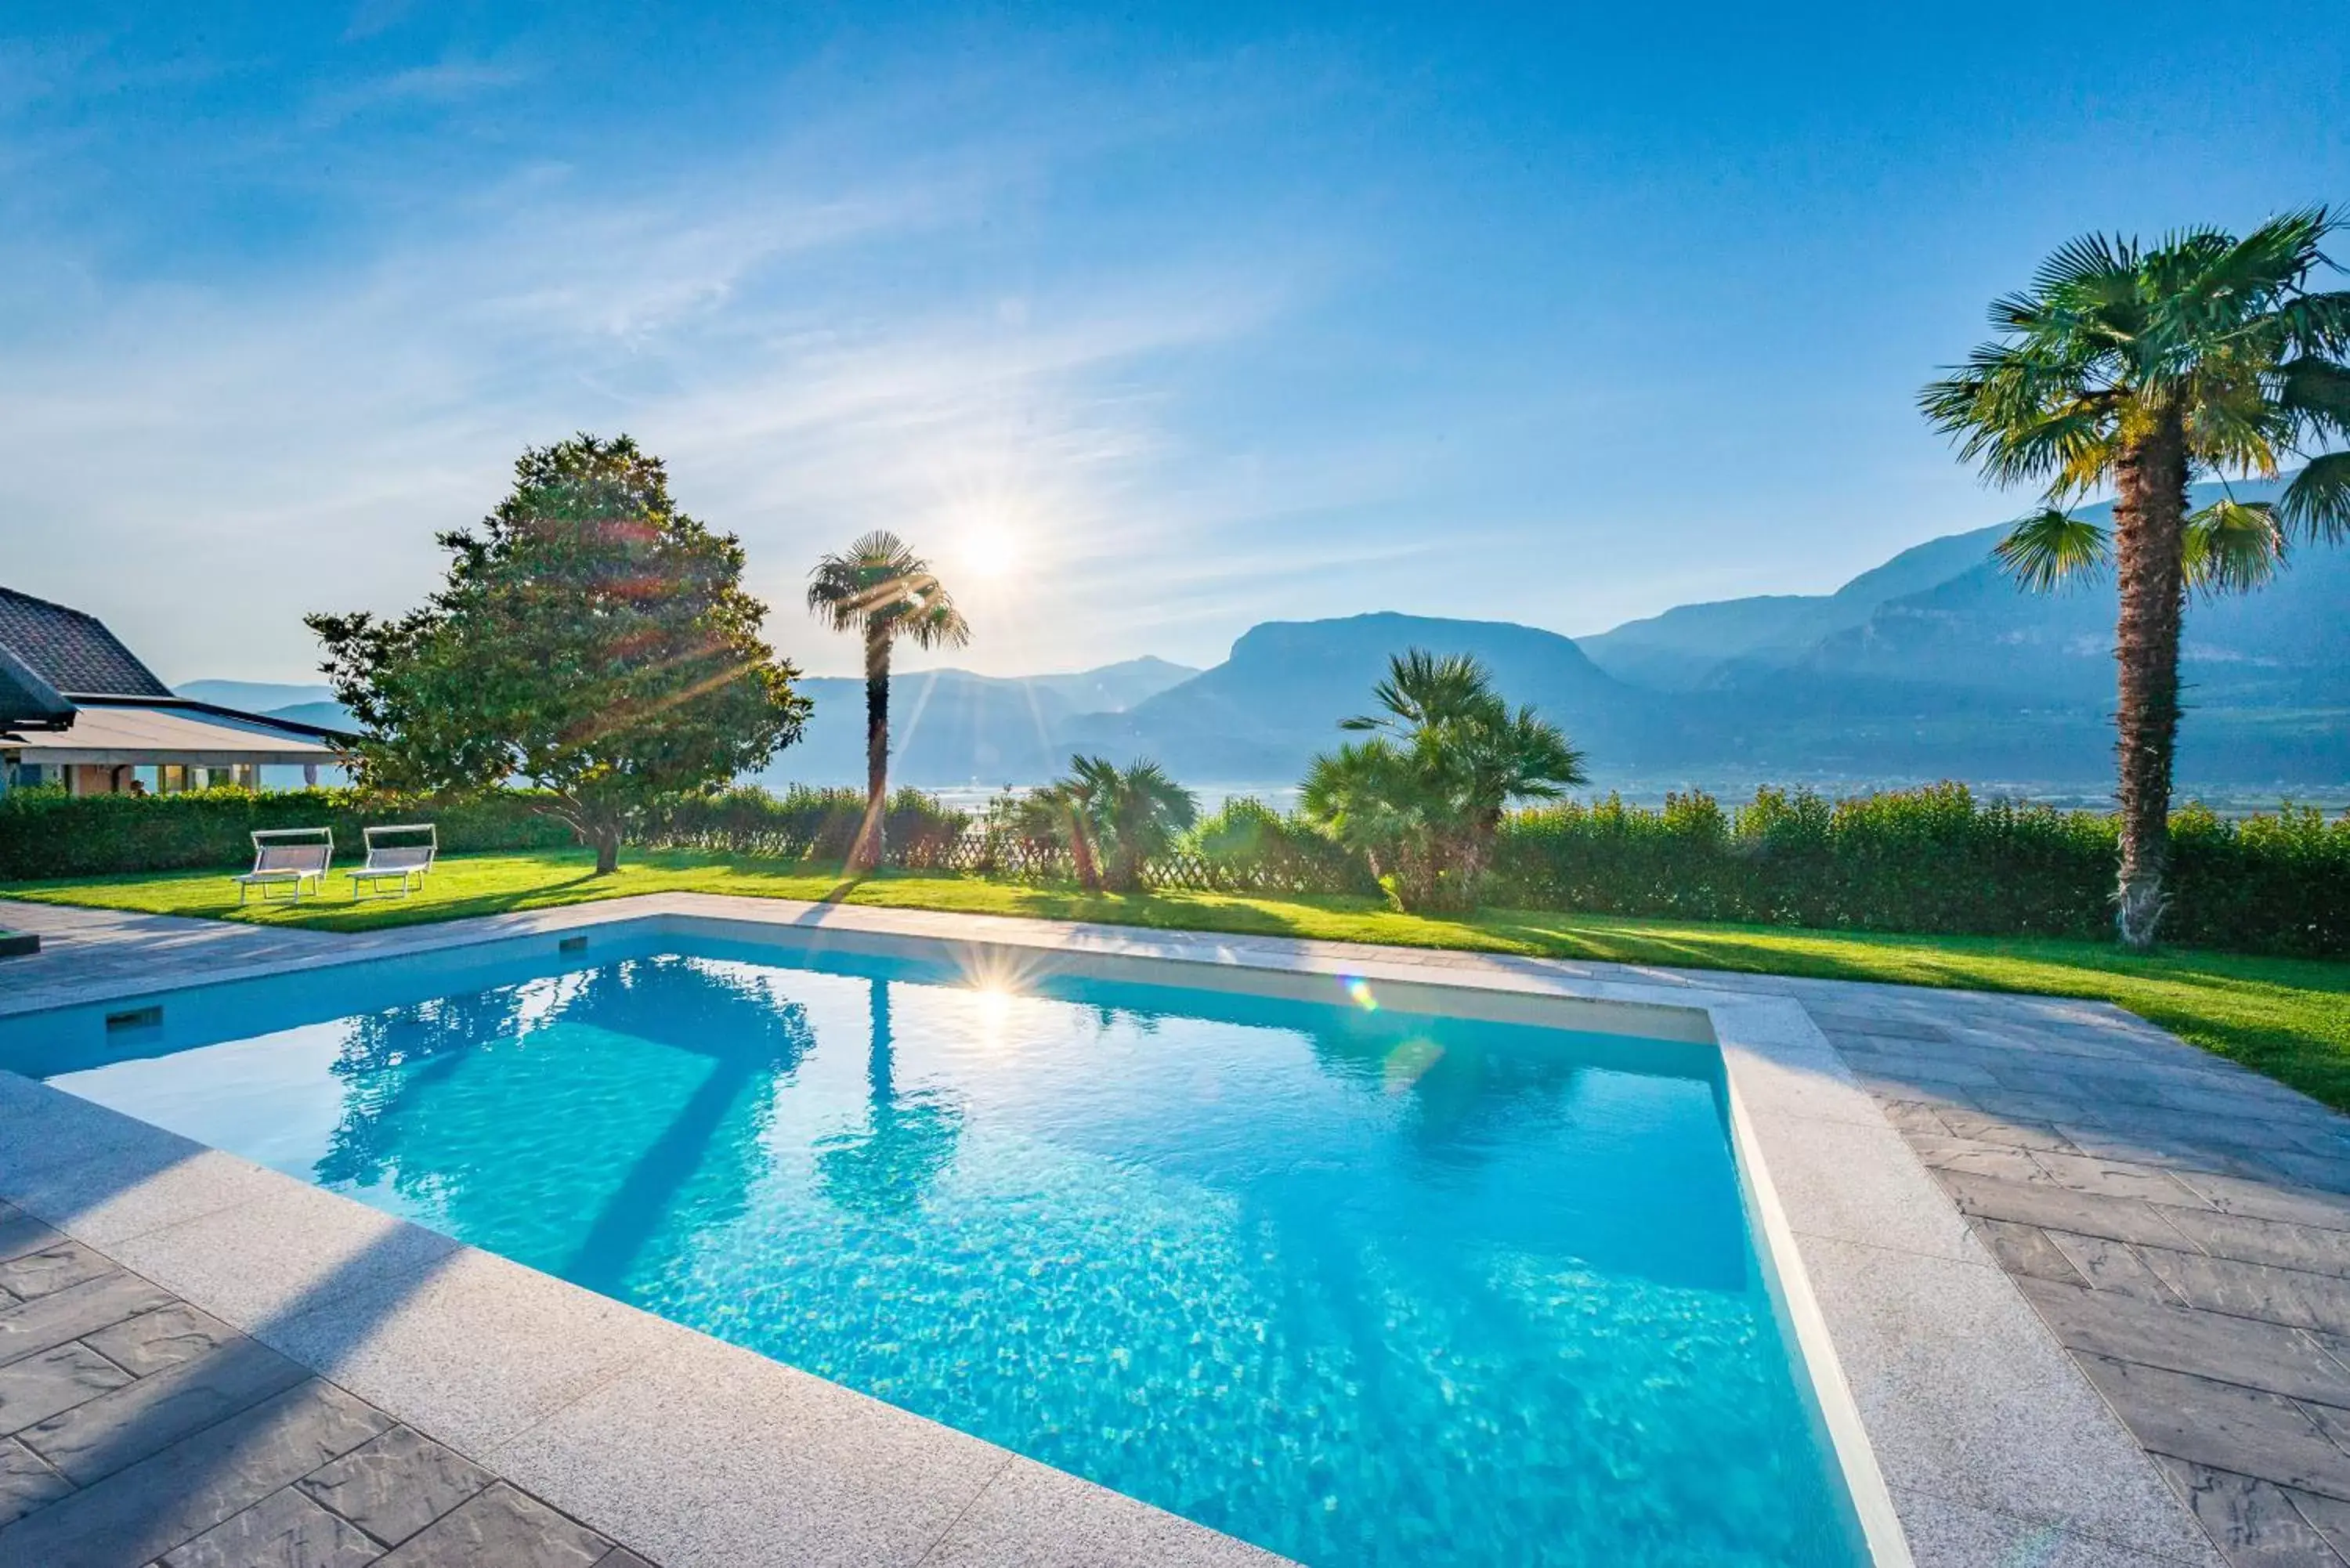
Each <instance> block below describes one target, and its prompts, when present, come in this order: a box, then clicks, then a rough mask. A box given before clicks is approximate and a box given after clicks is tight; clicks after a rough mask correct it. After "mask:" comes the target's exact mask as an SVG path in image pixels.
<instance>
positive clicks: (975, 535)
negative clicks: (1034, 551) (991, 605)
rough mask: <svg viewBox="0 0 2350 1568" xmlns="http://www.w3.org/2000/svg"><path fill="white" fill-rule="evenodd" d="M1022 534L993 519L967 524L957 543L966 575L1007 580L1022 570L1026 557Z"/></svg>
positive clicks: (957, 552) (977, 520) (963, 526)
mask: <svg viewBox="0 0 2350 1568" xmlns="http://www.w3.org/2000/svg"><path fill="white" fill-rule="evenodd" d="M1022 543H1023V541H1022V539H1021V537H1020V531H1019V530H1018V529H1016V528H1014V527H1013V526H1012V525H1011V524H1007V523H1004V522H1003V521H1002V520H1001V519H998V518H993V517H977V518H973V519H972V520H971V521H970V522H968V523H965V524H963V525H962V529H961V530H960V531H959V533H958V534H957V536H956V540H955V555H956V556H957V557H958V559H959V561H960V564H961V565H962V569H963V571H964V572H965V573H966V574H968V575H969V576H974V577H980V578H983V579H986V578H995V577H1005V576H1011V575H1012V573H1013V572H1014V571H1015V570H1017V569H1018V567H1019V566H1020V557H1021V555H1022V553H1023V552H1022V548H1021V546H1022Z"/></svg>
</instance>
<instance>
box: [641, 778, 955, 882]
mask: <svg viewBox="0 0 2350 1568" xmlns="http://www.w3.org/2000/svg"><path fill="white" fill-rule="evenodd" d="M883 816H884V828H883V838H884V841H885V842H886V843H887V844H888V845H889V863H890V864H891V865H894V866H903V867H912V868H915V869H923V870H928V869H934V868H935V869H948V868H955V867H953V861H954V857H955V854H956V849H957V846H959V845H960V844H961V842H962V837H963V833H964V829H966V828H967V827H969V826H971V821H972V819H971V815H970V814H969V813H968V812H961V811H950V810H948V809H946V808H945V807H944V806H942V805H940V804H939V802H938V801H937V799H936V798H935V797H933V796H931V795H927V794H922V793H921V792H920V791H919V790H913V789H901V790H899V792H898V793H897V794H893V795H891V796H890V797H889V807H888V809H887V811H886V812H885V813H884V814H883ZM864 820H865V792H864V791H863V790H858V789H810V788H808V787H806V785H804V784H794V785H793V786H792V787H791V788H790V789H789V790H788V791H786V792H785V794H782V795H780V796H779V795H775V794H770V793H768V792H767V791H766V790H764V789H759V788H756V787H754V786H748V785H746V786H743V787H741V788H736V789H729V790H722V791H720V792H718V793H717V794H710V795H694V796H688V797H684V798H681V799H677V800H672V801H667V802H664V803H662V804H660V805H656V806H655V807H653V808H652V809H651V810H650V811H648V812H646V813H645V814H644V816H643V819H642V820H641V821H640V822H639V823H638V824H637V826H635V827H634V828H633V829H632V830H631V832H630V835H629V836H630V838H631V840H632V841H633V842H636V843H639V844H641V845H642V846H645V847H647V848H652V849H711V850H718V851H722V852H723V853H725V854H729V855H754V856H761V857H768V858H772V859H777V860H811V859H812V860H819V861H822V860H830V861H837V862H840V863H843V864H846V862H847V859H848V852H849V850H850V849H851V848H852V847H853V846H855V844H856V842H857V830H858V826H860V825H861V824H862V823H863V822H864Z"/></svg>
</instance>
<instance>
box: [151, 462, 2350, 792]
mask: <svg viewBox="0 0 2350 1568" xmlns="http://www.w3.org/2000/svg"><path fill="white" fill-rule="evenodd" d="M2210 493H2215V492H2208V491H2207V492H2206V493H2204V494H2202V495H2199V497H2198V499H2199V501H2200V500H2202V499H2208V496H2209V494H2210ZM2236 493H2237V494H2238V495H2239V496H2240V497H2241V498H2244V499H2260V498H2264V497H2266V496H2268V495H2271V494H2272V493H2273V488H2272V487H2262V486H2242V485H2239V486H2237V487H2236ZM2100 510H2106V509H2095V508H2093V509H2087V510H2086V511H2085V515H2092V516H2094V515H2095V514H2097V512H2098V511H2100ZM2001 532H2002V529H2001V528H2000V527H1997V526H1994V527H1989V528H1982V529H1977V530H1974V531H1972V532H1970V533H1964V534H1955V535H1949V536H1947V537H1944V538H1939V539H1934V540H1930V541H1929V542H1927V543H1925V544H1922V545H1917V546H1915V547H1913V548H1911V549H1908V550H1904V551H1902V552H1901V553H1900V554H1898V555H1897V556H1893V557H1892V558H1891V559H1889V560H1887V561H1886V562H1885V563H1884V564H1882V565H1881V566H1876V567H1874V568H1872V569H1870V570H1869V571H1866V572H1864V573H1862V574H1861V575H1860V576H1856V577H1855V578H1853V579H1852V580H1851V581H1850V582H1848V583H1846V584H1845V585H1844V586H1843V587H1839V588H1837V589H1836V590H1835V592H1833V593H1827V594H1815V595H1769V596H1760V597H1750V598H1742V599H1730V600H1724V601H1720V602H1716V603H1711V604H1693V605H1684V606H1680V607H1677V608H1674V609H1670V610H1668V611H1666V612H1665V613H1663V614H1662V615H1659V616H1654V617H1650V618H1644V619H1640V620H1635V621H1630V622H1627V623H1626V624H1625V625H1622V626H1618V627H1616V628H1613V629H1611V630H1608V631H1606V632H1601V633H1599V634H1596V635H1595V636H1589V637H1585V638H1581V639H1575V638H1569V637H1565V636H1563V635H1561V634H1559V633H1557V632H1554V631H1545V630H1543V629H1540V628H1534V627H1528V626H1521V625H1515V624H1513V623H1509V622H1502V621H1472V620H1452V619H1437V618H1427V617H1419V616H1408V615H1400V614H1395V613H1380V614H1373V615H1360V616H1351V617H1346V618H1337V619H1329V620H1315V621H1270V622H1266V623H1263V624H1262V625H1259V626H1255V627H1252V628H1249V629H1248V630H1247V631H1246V632H1244V633H1243V634H1242V636H1241V637H1240V639H1238V640H1237V641H1235V642H1234V643H1233V644H1232V651H1231V654H1230V655H1229V656H1228V657H1227V658H1226V659H1224V661H1223V662H1222V663H1220V664H1218V665H1216V666H1215V667H1213V668H1212V669H1209V670H1191V669H1188V668H1186V667H1184V666H1182V665H1178V664H1170V663H1169V662H1167V661H1165V660H1163V659H1129V660H1127V661H1125V662H1123V663H1119V664H1113V665H1107V666H1105V667H1103V668H1101V669H1098V670H1082V671H1078V672H1076V673H1073V674H1065V675H1038V676H1026V677H1013V678H1003V677H991V676H982V675H974V674H971V673H969V672H966V671H962V670H935V671H922V672H916V673H910V674H905V675H900V676H899V677H898V678H897V679H896V680H895V681H894V682H893V683H892V691H891V716H892V721H893V723H892V730H893V741H894V744H893V748H892V750H893V760H892V772H893V774H894V776H895V777H896V778H898V779H899V780H900V781H902V782H904V783H908V784H919V785H922V786H925V787H931V788H937V787H945V786H972V785H977V786H985V787H992V786H994V785H999V784H1027V783H1034V782H1036V781H1038V780H1041V779H1043V778H1046V777H1049V776H1052V775H1053V774H1056V773H1058V772H1059V771H1061V769H1062V768H1063V766H1064V765H1065V764H1066V760H1067V758H1068V755H1069V753H1071V752H1072V751H1076V750H1083V751H1092V752H1101V753H1107V754H1108V755H1110V756H1113V757H1116V758H1119V759H1121V760H1124V759H1130V758H1133V757H1139V756H1146V755H1147V756H1152V757H1155V758H1157V759H1158V760H1159V762H1161V763H1165V764H1166V765H1167V766H1168V768H1169V769H1170V771H1172V772H1173V773H1174V774H1176V775H1177V776H1178V777H1180V778H1182V779H1185V780H1186V781H1188V782H1191V783H1194V784H1203V785H1214V786H1224V787H1231V786H1238V785H1253V786H1258V787H1264V786H1279V785H1282V784H1289V783H1292V782H1294V781H1295V779H1296V778H1297V777H1298V776H1299V774H1301V773H1302V772H1303V771H1304V769H1305V765H1306V763H1308V762H1309V761H1310V759H1311V758H1312V756H1313V754H1314V753H1315V752H1317V751H1320V750H1322V749H1324V748H1326V747H1327V746H1329V745H1331V744H1333V743H1334V742H1336V740H1337V739H1338V738H1339V732H1338V730H1337V728H1336V725H1337V722H1338V721H1339V720H1340V719H1341V718H1344V717H1345V716H1347V715H1348V714H1350V713H1355V712H1359V711H1362V710H1363V709H1364V708H1365V707H1366V706H1367V704H1368V702H1369V700H1370V689H1371V684H1372V682H1373V681H1374V680H1377V679H1378V675H1379V674H1380V672H1381V670H1383V668H1384V667H1385V664H1386V661H1387V659H1388V656H1389V655H1390V654H1392V653H1396V652H1399V651H1401V650H1402V649H1407V648H1412V647H1419V648H1427V649H1431V650H1433V651H1436V652H1439V653H1469V654H1473V655H1474V656H1476V657H1477V658H1479V659H1482V660H1483V661H1484V662H1485V663H1486V665H1487V666H1488V667H1489V668H1490V669H1491V670H1492V672H1493V675H1494V678H1495V680H1496V683H1497V684H1498V685H1499V687H1500V689H1501V690H1502V691H1503V694H1504V695H1506V696H1507V697H1509V698H1510V699H1511V701H1515V702H1526V703H1532V704H1533V705H1534V706H1535V707H1536V708H1538V709H1540V710H1541V711H1543V713H1544V715H1545V716H1547V717H1549V718H1551V719H1552V720H1554V721H1555V722H1558V723H1559V724H1560V725H1562V726H1563V727H1564V728H1565V730H1566V731H1567V732H1568V733H1569V734H1570V735H1572V736H1573V737H1574V739H1575V742H1576V743H1577V744H1579V745H1581V746H1582V747H1583V748H1584V749H1585V750H1586V753H1588V754H1589V756H1590V758H1591V763H1592V773H1593V776H1594V781H1595V783H1596V784H1600V785H1603V786H1616V785H1621V786H1624V787H1626V788H1627V789H1630V790H1633V791H1634V792H1636V793H1639V792H1644V791H1645V792H1646V793H1653V791H1654V788H1656V787H1665V786H1669V785H1673V784H1703V785H1705V786H1707V787H1710V788H1713V789H1716V790H1723V791H1738V790H1742V789H1743V788H1745V787H1747V786H1749V785H1751V784H1753V783H1756V782H1762V781H1765V780H1778V781H1782V782H1787V783H1813V784H1821V785H1823V786H1825V787H1831V788H1835V787H1857V786H1861V785H1877V784H1901V783H1908V782H1917V781H1922V780H1929V779H1936V778H1944V777H1956V778H1964V779H1968V780H1970V781H1973V782H1976V783H1978V784H1985V785H1989V786H1992V787H2008V788H2016V789H2022V790H2026V791H2031V792H2036V793H2052V792H2053V793H2063V792H2066V791H2079V790H2085V791H2091V792H2099V791H2102V790H2103V789H2104V787H2105V785H2106V780H2107V778H2108V777H2109V770H2110V767H2111V746H2112V730H2111V725H2110V722H2109V715H2110V713H2111V711H2112V706H2113V680H2114V666H2113V658H2112V653H2111V649H2112V646H2113V627H2114V618H2115V597H2114V588H2113V586H2112V584H2111V582H2110V580H2108V581H2106V582H2105V583H2103V584H2101V585H2097V586H2093V587H2086V588H2084V589H2081V590H2079V591H2076V592H2071V593H2059V594H2054V595H2033V594H2026V593H2022V592H2020V591H2018V590H2017V588H2016V587H2015V586H2014V585H2013V583H2012V581H2010V580H2009V579H2008V578H2007V577H2006V576H2004V575H2003V574H2002V572H2001V570H2000V568H1999V567H1998V566H1997V564H1996V563H1995V562H1994V561H1993V560H1992V559H1991V545H1992V543H1993V541H1995V540H1996V539H1997V538H1998V536H1999V535H2000V533H2001ZM2345 605H2350V549H2335V550H2328V549H2323V548H2314V549H2308V550H2303V551H2301V552H2298V553H2297V555H2296V557H2295V559H2294V560H2293V563H2292V565H2291V568H2290V569H2289V570H2288V571H2287V572H2286V573H2284V574H2283V575H2282V576H2281V577H2280V578H2279V579H2278V580H2277V581H2276V582H2274V583H2273V584H2272V585H2271V586H2269V587H2266V588H2264V589H2262V590H2261V591H2260V592H2258V593H2256V594H2252V595H2249V596H2243V597H2229V598H2220V599H2210V600H2207V599H2202V598H2198V599H2197V600H2195V601H2194V602H2192V603H2191V604H2190V605H2189V609H2188V613H2187V625H2186V637H2185V652H2184V658H2183V667H2184V675H2185V679H2186V680H2187V682H2188V693H2187V701H2188V704H2189V712H2188V716H2187V720H2186V722H2185V724H2184V726H2183V728H2182V732H2181V737H2180V750H2179V775H2180V779H2181V781H2182V783H2183V784H2186V785H2188V786H2189V788H2210V789H2220V788H2226V789H2241V790H2251V791H2258V790H2277V791H2292V790H2296V789H2298V790H2301V791H2303V792H2304V793H2305V792H2308V791H2310V790H2313V789H2314V790H2319V791H2330V792H2333V793H2339V791H2340V789H2341V787H2342V786H2343V784H2345V781H2350V618H2345V615H2344V613H2343V611H2344V607H2345ZM803 690H804V691H806V693H807V694H808V695H809V696H810V697H811V698H812V699H813V700H814V701H815V704H816V708H815V714H814V717H813V719H812V720H811V722H810V723H809V726H808V730H807V732H806V736H805V737H804V738H803V739H802V741H801V742H799V743H798V744H796V745H795V746H793V747H791V748H789V749H788V750H786V751H785V752H784V753H781V754H780V755H779V756H778V757H777V758H776V759H775V763H772V764H771V765H770V766H769V767H768V768H767V769H766V770H764V772H763V774H761V775H760V779H761V781H762V782H764V783H767V784H785V783H790V782H805V783H811V784H850V783H855V782H857V781H858V780H860V779H861V778H862V776H863V773H864V762H863V759H864V734H863V725H864V691H863V682H862V681H860V680H853V679H839V678H832V677H823V678H816V679H811V680H806V681H805V682H804V683H803ZM182 694H183V695H187V696H192V697H197V698H200V699H202V700H204V701H215V702H222V703H224V704H226V705H228V706H233V707H244V708H249V709H254V710H256V711H274V712H278V713H281V714H284V715H286V716H288V717H295V718H301V719H305V720H307V721H308V722H314V723H326V724H332V723H335V722H338V718H339V714H340V710H339V709H337V708H335V707H334V706H333V704H332V703H331V702H329V701H327V693H326V691H325V690H324V689H323V688H319V687H299V686H263V685H256V684H253V683H243V682H231V681H197V682H192V683H190V684H189V685H188V686H186V687H183V688H182Z"/></svg>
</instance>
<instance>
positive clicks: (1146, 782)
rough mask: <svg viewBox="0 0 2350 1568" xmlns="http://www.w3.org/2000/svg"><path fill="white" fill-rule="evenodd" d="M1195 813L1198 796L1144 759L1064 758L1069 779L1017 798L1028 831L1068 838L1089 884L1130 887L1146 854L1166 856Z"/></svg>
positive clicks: (1138, 880)
mask: <svg viewBox="0 0 2350 1568" xmlns="http://www.w3.org/2000/svg"><path fill="white" fill-rule="evenodd" d="M1199 820H1200V803H1199V799H1198V797H1196V796H1195V795H1193V794H1191V791H1190V790H1187V789H1185V788H1184V787H1183V786H1182V785H1180V784H1177V783H1176V782H1175V781H1174V780H1173V779H1171V778H1170V777H1169V776H1168V775H1167V770H1166V769H1164V768H1162V767H1160V766H1159V764H1158V763H1154V762H1150V761H1149V760H1147V759H1146V760H1144V761H1140V762H1137V763H1133V764H1132V765H1131V766H1128V767H1125V768H1121V767H1119V766H1118V764H1116V763H1112V762H1110V761H1109V760H1108V759H1107V758H1106V757H1089V756H1086V755H1083V754H1082V753H1080V754H1078V755H1076V756H1072V757H1071V758H1070V759H1069V772H1068V776H1066V778H1062V779H1058V780H1055V782H1054V783H1052V784H1047V785H1045V787H1044V788H1043V789H1040V790H1037V791H1035V792H1034V793H1033V794H1029V795H1028V796H1026V797H1025V799H1024V801H1023V802H1022V803H1021V813H1020V826H1021V827H1022V829H1023V830H1024V832H1025V833H1027V834H1028V835H1029V836H1032V837H1036V838H1044V839H1049V840H1053V841H1055V842H1058V843H1062V844H1066V845H1067V846H1068V848H1069V856H1070V858H1071V860H1072V861H1074V862H1075V864H1076V873H1077V880H1078V881H1079V882H1080V883H1081V884H1083V885H1084V886H1085V887H1086V888H1089V889H1094V890H1099V889H1101V888H1108V889H1109V890H1110V891H1112V892H1114V893H1132V892H1137V891H1139V889H1140V888H1141V887H1142V879H1143V871H1144V869H1145V867H1148V866H1149V862H1150V860H1151V857H1154V856H1159V855H1164V854H1166V853H1167V851H1168V849H1169V848H1170V846H1172V845H1173V844H1174V842H1175V840H1176V839H1177V838H1178V837H1180V836H1182V835H1183V834H1184V833H1185V832H1187V831H1189V830H1190V828H1191V826H1192V824H1194V823H1196V822H1198V821H1199Z"/></svg>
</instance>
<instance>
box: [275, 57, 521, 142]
mask: <svg viewBox="0 0 2350 1568" xmlns="http://www.w3.org/2000/svg"><path fill="white" fill-rule="evenodd" d="M530 75H531V73H530V72H529V71H527V70H525V69H524V68H523V67H520V66H517V65H512V64H504V65H501V64H496V63H493V62H491V61H487V60H472V59H463V58H456V59H447V60H442V61H440V62H438V63H436V64H433V65H429V66H411V67H408V68H407V69H405V70H398V71H392V72H390V73H388V74H386V75H384V76H380V77H377V78H373V79H371V80H369V81H363V82H359V83H357V84H355V85H353V86H350V87H346V88H334V89H332V90H329V91H328V92H324V93H321V94H320V95H318V96H317V98H316V99H312V100H311V103H310V107H309V109H308V112H307V114H306V115H305V116H304V119H305V122H306V123H307V125H308V126H309V127H310V129H312V130H331V129H333V128H334V127H336V126H338V125H340V124H342V123H343V122H344V121H345V120H348V119H354V118H356V117H358V116H359V115H362V114H366V113H368V112H369V111H370V110H372V109H387V108H401V107H407V106H413V105H418V104H423V105H431V106H434V107H444V106H447V105H450V104H456V103H462V102H464V101H465V100H467V99H475V98H480V97H482V96H483V95H484V94H487V93H493V92H497V91H499V90H501V89H503V88H511V87H515V86H517V85H519V84H520V83H522V82H525V81H527V80H528V79H529V78H530Z"/></svg>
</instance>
